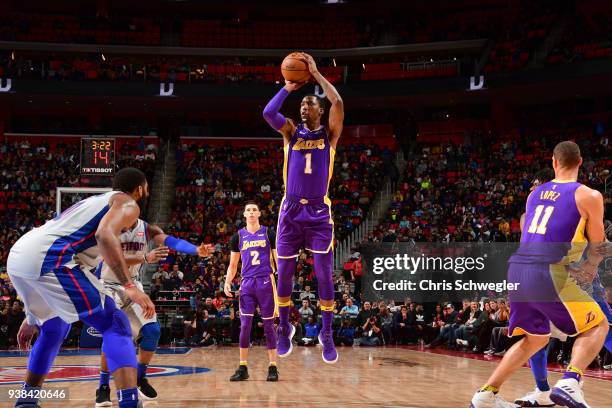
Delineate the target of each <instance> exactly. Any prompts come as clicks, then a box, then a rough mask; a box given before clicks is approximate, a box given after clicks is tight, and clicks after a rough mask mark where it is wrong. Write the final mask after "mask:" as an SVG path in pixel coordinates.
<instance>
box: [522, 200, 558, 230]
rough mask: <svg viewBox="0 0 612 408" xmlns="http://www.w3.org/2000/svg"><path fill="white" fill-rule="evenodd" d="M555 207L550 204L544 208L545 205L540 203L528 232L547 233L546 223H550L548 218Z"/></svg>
mask: <svg viewBox="0 0 612 408" xmlns="http://www.w3.org/2000/svg"><path fill="white" fill-rule="evenodd" d="M542 210H544V217H542V221H540V216H541V215H542ZM554 210H555V207H553V206H552V205H549V206H548V207H546V209H544V206H543V205H538V206H537V207H536V209H535V215H534V216H533V220H531V224H530V225H529V229H528V230H527V232H529V233H531V234H541V235H544V234H546V224H548V220H549V219H550V216H551V215H552V213H553V211H554Z"/></svg>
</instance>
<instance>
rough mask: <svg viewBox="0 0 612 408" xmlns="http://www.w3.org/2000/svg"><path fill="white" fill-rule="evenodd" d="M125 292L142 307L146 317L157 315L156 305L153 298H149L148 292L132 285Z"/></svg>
mask: <svg viewBox="0 0 612 408" xmlns="http://www.w3.org/2000/svg"><path fill="white" fill-rule="evenodd" d="M125 294H126V295H128V297H129V298H130V299H131V300H132V302H134V303H136V304H137V305H140V307H142V311H143V314H144V318H145V319H150V318H151V317H153V316H154V315H155V306H154V305H153V302H152V301H151V298H149V296H148V295H147V294H146V293H144V292H143V291H141V290H140V289H138V288H137V287H135V286H132V287H130V288H126V289H125Z"/></svg>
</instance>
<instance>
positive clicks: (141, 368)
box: [136, 363, 149, 380]
mask: <svg viewBox="0 0 612 408" xmlns="http://www.w3.org/2000/svg"><path fill="white" fill-rule="evenodd" d="M147 368H149V365H148V364H144V363H138V368H137V369H136V370H137V378H138V379H139V380H140V379H141V378H145V377H146V376H147Z"/></svg>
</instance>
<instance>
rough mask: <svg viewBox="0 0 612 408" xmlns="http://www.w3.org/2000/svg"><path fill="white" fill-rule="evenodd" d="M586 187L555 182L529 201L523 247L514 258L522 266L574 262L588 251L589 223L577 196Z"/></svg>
mask: <svg viewBox="0 0 612 408" xmlns="http://www.w3.org/2000/svg"><path fill="white" fill-rule="evenodd" d="M581 185H582V184H580V183H578V182H575V181H558V180H552V181H549V182H548V183H544V184H542V185H540V186H538V187H537V188H536V189H535V190H533V192H532V193H531V195H530V196H529V198H528V199H527V211H526V213H525V224H524V226H523V232H522V235H521V246H520V248H519V250H518V251H517V252H516V253H515V254H514V255H513V256H512V257H511V258H510V262H518V263H521V262H523V263H533V262H535V263H558V262H563V263H567V262H574V261H576V260H578V259H580V257H581V255H582V251H583V250H584V247H585V245H584V243H586V238H585V236H584V227H585V220H584V219H582V217H581V216H580V212H579V211H578V207H577V205H576V198H575V193H576V190H577V189H578V187H580V186H581Z"/></svg>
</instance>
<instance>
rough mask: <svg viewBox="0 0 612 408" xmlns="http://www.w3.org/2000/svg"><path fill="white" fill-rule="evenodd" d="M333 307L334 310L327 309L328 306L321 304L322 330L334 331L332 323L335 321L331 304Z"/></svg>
mask: <svg viewBox="0 0 612 408" xmlns="http://www.w3.org/2000/svg"><path fill="white" fill-rule="evenodd" d="M331 309H332V310H327V306H321V320H322V327H321V331H328V332H330V331H332V323H333V321H334V311H333V306H331Z"/></svg>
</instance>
